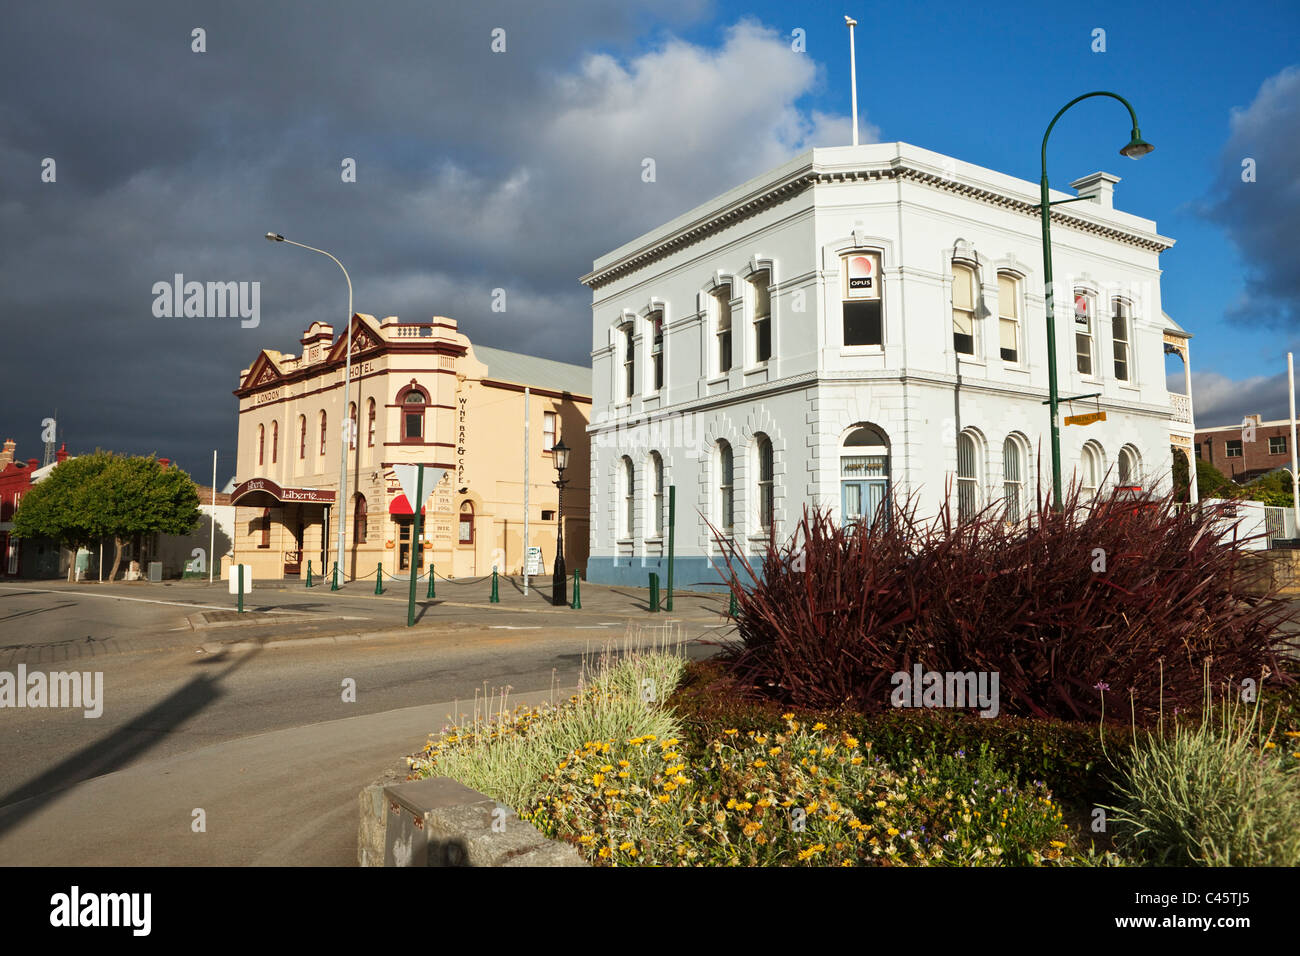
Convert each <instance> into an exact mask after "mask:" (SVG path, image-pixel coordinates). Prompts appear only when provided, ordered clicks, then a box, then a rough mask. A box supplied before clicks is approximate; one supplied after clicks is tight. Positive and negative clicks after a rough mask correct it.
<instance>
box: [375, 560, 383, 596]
mask: <svg viewBox="0 0 1300 956" xmlns="http://www.w3.org/2000/svg"><path fill="white" fill-rule="evenodd" d="M375 593H376V594H383V593H384V565H383V562H380V564H379V566H378V567H377V568H375Z"/></svg>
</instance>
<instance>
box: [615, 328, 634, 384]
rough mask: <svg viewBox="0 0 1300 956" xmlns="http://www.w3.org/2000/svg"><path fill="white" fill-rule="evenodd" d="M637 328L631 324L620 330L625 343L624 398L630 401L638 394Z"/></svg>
mask: <svg viewBox="0 0 1300 956" xmlns="http://www.w3.org/2000/svg"><path fill="white" fill-rule="evenodd" d="M634 332H635V326H634V325H633V324H632V323H631V322H626V323H624V324H623V325H622V326H621V327H620V328H619V334H620V337H621V339H622V342H623V398H624V399H630V398H631V397H632V396H633V395H635V394H636V342H635V341H634Z"/></svg>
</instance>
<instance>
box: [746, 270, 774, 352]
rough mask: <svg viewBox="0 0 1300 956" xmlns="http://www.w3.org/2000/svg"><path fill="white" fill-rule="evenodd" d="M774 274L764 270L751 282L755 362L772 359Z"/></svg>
mask: <svg viewBox="0 0 1300 956" xmlns="http://www.w3.org/2000/svg"><path fill="white" fill-rule="evenodd" d="M771 283H772V273H771V272H769V271H768V270H766V269H764V270H763V271H762V272H758V273H755V274H754V277H753V278H752V279H750V280H749V285H750V288H751V289H752V290H753V293H752V294H753V302H754V361H755V362H766V361H767V360H768V359H770V358H771V357H772V293H771V290H770V289H769V288H768V287H769V286H770V285H771Z"/></svg>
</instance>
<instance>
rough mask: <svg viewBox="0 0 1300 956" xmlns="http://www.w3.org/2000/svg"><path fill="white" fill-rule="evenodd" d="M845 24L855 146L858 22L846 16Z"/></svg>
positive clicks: (856, 140) (856, 134)
mask: <svg viewBox="0 0 1300 956" xmlns="http://www.w3.org/2000/svg"><path fill="white" fill-rule="evenodd" d="M844 23H845V24H846V25H847V26H848V28H849V84H850V85H851V86H852V87H853V145H854V146H857V145H858V59H857V53H856V51H855V50H854V44H853V28H854V27H856V26H857V25H858V21H857V20H854V19H853V18H852V17H849V16H846V17H845V18H844Z"/></svg>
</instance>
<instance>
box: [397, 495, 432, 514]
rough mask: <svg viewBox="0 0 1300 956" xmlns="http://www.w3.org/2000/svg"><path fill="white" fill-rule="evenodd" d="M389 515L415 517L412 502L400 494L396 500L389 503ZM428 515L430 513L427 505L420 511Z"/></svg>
mask: <svg viewBox="0 0 1300 956" xmlns="http://www.w3.org/2000/svg"><path fill="white" fill-rule="evenodd" d="M388 513H389V514H390V515H414V512H413V511H411V502H410V500H409V499H408V498H407V497H406V495H404V494H401V493H398V495H397V497H396V498H394V499H393V500H392V501H391V502H389V505H388ZM428 513H429V506H428V505H425V506H424V507H423V508H421V509H420V514H422V515H427V514H428Z"/></svg>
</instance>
